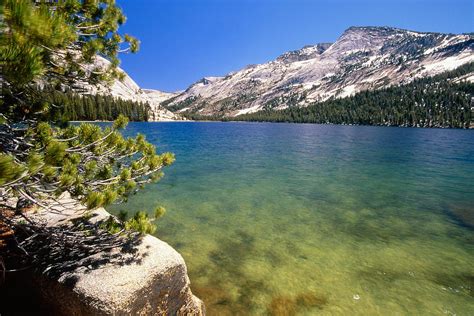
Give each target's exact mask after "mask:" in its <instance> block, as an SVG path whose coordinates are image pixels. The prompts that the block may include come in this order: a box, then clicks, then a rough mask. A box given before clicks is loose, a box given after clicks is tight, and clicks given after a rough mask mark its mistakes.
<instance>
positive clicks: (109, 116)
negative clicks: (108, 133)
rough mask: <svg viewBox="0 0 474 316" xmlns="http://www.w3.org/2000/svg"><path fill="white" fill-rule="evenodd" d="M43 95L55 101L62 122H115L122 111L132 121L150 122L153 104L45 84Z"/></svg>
mask: <svg viewBox="0 0 474 316" xmlns="http://www.w3.org/2000/svg"><path fill="white" fill-rule="evenodd" d="M39 94H40V95H41V98H42V99H43V100H44V101H45V102H47V103H49V104H51V107H52V110H53V112H52V113H53V114H52V115H53V118H55V119H57V120H62V121H96V120H99V121H113V120H115V119H117V117H118V116H119V115H120V114H122V115H125V116H126V117H128V118H129V120H131V121H148V120H149V119H150V112H151V108H150V104H148V103H144V102H136V101H132V100H124V99H121V98H116V97H113V96H111V95H103V94H95V95H92V94H83V95H80V94H78V93H75V92H74V91H71V90H70V89H66V90H64V91H63V90H59V89H54V88H53V87H45V88H43V89H41V90H40V91H39Z"/></svg>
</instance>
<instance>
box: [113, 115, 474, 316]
mask: <svg viewBox="0 0 474 316" xmlns="http://www.w3.org/2000/svg"><path fill="white" fill-rule="evenodd" d="M138 132H139V133H143V134H145V135H146V137H147V140H148V141H150V142H152V143H153V144H156V145H157V146H158V150H159V151H160V152H163V151H171V152H173V153H175V155H176V162H175V163H174V164H173V166H171V167H169V168H166V169H165V170H164V171H165V177H164V178H163V179H162V180H161V181H160V182H159V183H157V184H152V185H149V186H147V187H146V188H145V190H143V191H140V192H139V193H138V194H137V195H135V196H133V197H131V198H130V200H129V202H128V203H127V204H125V205H119V206H114V207H111V208H110V209H111V210H112V211H113V212H115V211H118V210H121V209H126V210H129V211H132V212H133V211H137V210H149V211H151V210H152V209H153V208H154V207H155V206H156V205H157V204H160V205H162V206H164V207H165V208H166V209H167V213H166V215H165V216H164V217H163V218H162V219H161V220H160V221H159V222H158V229H157V233H156V235H157V236H158V237H159V238H160V239H162V240H164V241H166V242H168V243H169V244H170V245H172V246H173V247H174V248H175V249H176V250H177V251H179V252H180V253H181V254H182V256H183V257H184V259H185V261H186V263H187V266H188V271H189V276H190V279H191V288H192V290H193V292H194V293H195V294H196V295H197V296H198V297H200V298H201V299H203V300H204V302H205V303H206V307H207V311H208V314H209V315H314V314H321V315H334V314H336V315H337V314H346V315H347V314H351V315H387V314H391V315H393V314H404V315H408V314H410V315H414V314H417V315H420V314H423V315H473V314H474V289H473V286H474V264H473V262H474V226H473V225H474V181H473V176H474V132H473V131H470V130H443V129H415V128H394V127H369V126H335V125H313V124H272V123H220V122H167V123H130V124H129V126H128V127H127V129H126V130H125V134H127V135H134V134H136V133H138Z"/></svg>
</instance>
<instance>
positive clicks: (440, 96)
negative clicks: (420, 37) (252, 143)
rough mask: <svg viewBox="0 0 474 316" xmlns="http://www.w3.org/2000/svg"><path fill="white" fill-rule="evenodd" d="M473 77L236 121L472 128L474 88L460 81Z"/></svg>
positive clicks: (449, 76) (467, 70)
mask: <svg viewBox="0 0 474 316" xmlns="http://www.w3.org/2000/svg"><path fill="white" fill-rule="evenodd" d="M472 72H474V63H469V64H466V65H464V66H462V67H459V68H458V69H456V70H454V71H450V72H446V73H443V74H440V75H437V76H434V77H430V78H423V79H418V80H415V81H413V82H412V83H410V84H406V85H400V86H393V87H389V88H385V89H381V90H375V91H364V92H360V93H357V94H355V95H354V96H350V97H346V98H342V99H330V100H327V101H325V102H320V103H315V104H312V105H310V106H308V107H303V108H299V107H290V108H288V109H285V110H280V111H275V110H271V109H265V110H263V111H259V112H256V113H250V114H244V115H240V116H237V117H234V118H218V117H202V116H198V115H190V116H189V118H192V119H222V120H238V121H269V122H295V123H332V124H360V125H386V126H417V127H454V128H469V127H472V126H471V124H472V118H473V113H472V108H473V107H474V104H473V99H472V98H473V95H474V84H473V83H472V82H468V81H467V80H459V79H453V78H462V77H463V76H466V75H468V74H471V73H472Z"/></svg>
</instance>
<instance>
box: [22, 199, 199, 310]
mask: <svg viewBox="0 0 474 316" xmlns="http://www.w3.org/2000/svg"><path fill="white" fill-rule="evenodd" d="M68 203H70V204H69V205H68ZM72 205H74V201H73V200H65V199H63V200H62V204H61V205H58V206H57V207H55V208H54V207H53V209H54V210H53V211H51V210H50V211H48V212H42V211H40V212H38V213H37V214H36V215H35V217H36V216H37V217H40V218H41V219H42V220H43V221H46V223H47V225H48V226H55V225H64V224H66V223H68V222H71V221H74V220H75V219H78V218H83V215H84V212H85V209H84V208H81V207H71V206H72ZM91 215H92V216H90V215H88V216H87V218H89V217H90V219H88V220H89V221H91V222H98V221H101V220H103V219H106V218H108V217H109V216H110V214H109V213H107V211H106V210H104V209H101V208H100V209H97V210H95V211H93V212H92V214H91ZM122 250H123V249H122V248H120V249H119V248H114V249H112V250H111V251H103V252H98V253H95V254H93V255H92V256H91V257H87V258H85V259H82V260H81V261H80V262H74V267H70V269H65V270H64V271H63V272H61V273H59V274H56V275H55V277H53V278H52V277H46V276H44V275H34V277H33V278H32V280H33V284H31V285H30V286H32V287H33V288H35V289H36V290H37V291H38V289H40V290H39V294H38V293H37V294H36V295H37V296H39V297H38V299H39V300H40V304H41V305H42V306H45V305H47V310H48V312H49V313H52V314H54V315H68V316H71V315H204V314H205V312H204V305H203V303H202V301H201V300H200V299H198V298H197V297H195V296H194V295H193V294H192V292H191V289H190V281H189V278H188V275H187V269H186V264H185V262H184V260H183V258H182V257H181V255H180V254H179V253H178V252H176V251H175V250H174V249H173V248H172V247H171V246H169V245H168V244H167V243H165V242H163V241H161V240H159V239H157V238H155V237H153V236H150V235H146V236H144V237H143V238H141V239H140V240H139V242H138V243H136V244H134V249H133V251H131V252H126V253H125V252H123V251H122ZM29 280H30V281H29V282H31V279H29Z"/></svg>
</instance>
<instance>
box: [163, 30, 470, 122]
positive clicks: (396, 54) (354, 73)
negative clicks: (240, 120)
mask: <svg viewBox="0 0 474 316" xmlns="http://www.w3.org/2000/svg"><path fill="white" fill-rule="evenodd" d="M471 61H474V37H473V36H472V35H453V34H440V33H421V32H413V31H408V30H402V29H397V28H390V27H351V28H349V29H347V30H346V31H345V32H344V33H343V34H342V35H341V37H340V38H339V39H338V40H337V41H336V42H335V43H332V44H330V43H322V44H317V45H314V46H306V47H304V48H302V49H300V50H296V51H292V52H288V53H285V54H283V55H281V56H280V57H278V58H277V59H276V60H274V61H271V62H268V63H265V64H260V65H250V66H247V67H245V68H244V69H242V70H239V71H237V72H232V73H229V74H228V75H226V76H224V77H206V78H203V79H201V80H199V81H198V82H196V83H194V84H193V85H191V86H190V87H189V88H188V89H186V91H184V92H182V93H180V94H179V95H177V96H173V97H172V98H170V99H168V100H167V101H165V102H164V103H162V104H163V105H165V106H166V107H167V108H168V109H171V110H173V111H176V112H191V113H199V114H200V115H222V116H236V115H240V114H245V113H252V112H256V111H259V110H262V109H283V108H287V107H291V106H307V105H309V104H312V103H315V102H321V101H324V100H327V99H329V98H333V97H335V98H341V97H346V96H349V95H353V94H355V93H357V92H359V91H363V90H369V89H370V90H373V89H379V88H382V87H387V86H391V85H395V84H406V83H409V82H411V81H413V80H414V79H416V78H423V77H428V76H433V75H436V74H439V73H442V72H445V71H448V70H452V69H455V68H457V67H459V66H461V65H463V64H465V63H468V62H471ZM467 77H468V78H471V79H472V75H467Z"/></svg>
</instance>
